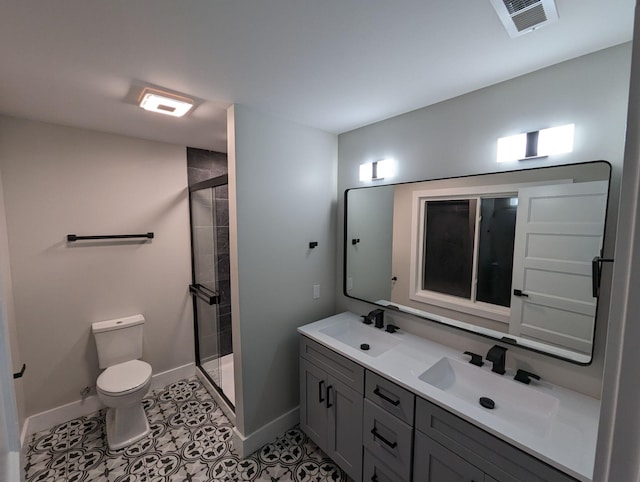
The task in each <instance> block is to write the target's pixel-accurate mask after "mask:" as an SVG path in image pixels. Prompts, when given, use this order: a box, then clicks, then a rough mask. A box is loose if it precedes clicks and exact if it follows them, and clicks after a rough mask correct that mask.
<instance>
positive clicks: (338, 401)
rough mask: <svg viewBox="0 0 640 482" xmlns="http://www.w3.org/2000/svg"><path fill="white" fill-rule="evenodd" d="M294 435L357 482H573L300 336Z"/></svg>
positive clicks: (503, 442) (384, 379)
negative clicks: (313, 445)
mask: <svg viewBox="0 0 640 482" xmlns="http://www.w3.org/2000/svg"><path fill="white" fill-rule="evenodd" d="M300 428H301V429H302V430H303V431H304V432H305V433H306V434H307V435H308V436H309V438H311V440H313V441H314V442H315V443H316V444H317V445H318V447H320V448H321V449H322V450H323V451H324V452H325V453H326V454H327V455H328V456H329V457H331V459H332V460H333V461H334V462H336V463H337V464H338V465H339V466H340V467H341V468H342V469H343V470H344V471H345V472H346V473H347V474H348V475H349V476H350V477H351V478H352V479H353V480H354V481H356V482H360V481H365V482H369V481H373V482H376V481H377V482H410V481H415V482H576V479H574V478H572V477H570V476H568V475H567V474H565V473H563V472H561V471H559V470H557V469H555V468H553V467H551V466H550V465H547V464H546V463H544V462H543V461H541V460H539V459H537V458H535V457H533V456H531V455H529V454H527V453H525V452H523V451H522V450H520V449H518V448H516V447H514V446H513V445H510V444H509V443H507V442H505V441H503V440H501V439H499V438H498V437H495V436H493V435H492V434H490V433H488V432H486V431H484V430H482V429H480V428H478V427H477V426H475V425H473V424H472V423H469V422H467V421H466V420H463V419H461V418H459V417H457V416H456V415H453V414H452V413H450V412H448V411H446V410H444V409H442V408H440V407H439V406H437V405H434V404H433V403H431V402H428V401H426V400H424V399H422V398H419V397H416V396H415V394H414V393H413V392H411V391H409V390H406V389H404V388H402V387H400V386H398V385H396V384H395V383H393V382H391V381H389V380H387V379H386V378H384V377H383V376H380V375H378V374H377V373H374V372H372V371H369V370H365V369H364V367H362V366H361V365H359V364H357V363H355V362H353V361H351V360H349V359H347V358H345V357H343V356H341V355H339V354H337V353H336V352H334V351H333V350H331V349H329V348H327V347H325V346H323V345H321V344H319V343H316V342H315V341H313V340H310V339H309V338H306V337H305V336H301V337H300Z"/></svg>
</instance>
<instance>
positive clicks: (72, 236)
mask: <svg viewBox="0 0 640 482" xmlns="http://www.w3.org/2000/svg"><path fill="white" fill-rule="evenodd" d="M131 238H148V239H153V233H146V234H107V235H102V236H77V235H75V234H67V241H68V242H69V243H72V242H73V241H82V240H85V239H131Z"/></svg>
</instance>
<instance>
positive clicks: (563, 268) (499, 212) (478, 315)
mask: <svg viewBox="0 0 640 482" xmlns="http://www.w3.org/2000/svg"><path fill="white" fill-rule="evenodd" d="M610 176H611V166H610V164H609V163H608V162H605V161H594V162H586V163H580V164H570V165H563V166H553V167H544V168H535V169H525V170H518V171H507V172H500V173H493V174H481V175H474V176H465V177H456V178H448V179H437V180H428V181H420V182H411V183H402V184H387V185H380V186H371V187H363V188H354V189H348V190H347V191H346V192H345V210H346V212H345V254H344V256H345V260H344V261H345V262H344V266H345V273H344V293H345V295H346V296H349V297H352V298H356V299H359V300H363V301H367V302H370V303H374V304H377V305H380V306H383V307H386V308H387V309H390V310H398V311H401V312H405V313H409V314H412V315H416V316H419V317H422V318H427V319H429V320H432V321H436V322H439V323H445V324H448V325H451V326H455V327H457V328H460V329H463V330H467V331H470V332H474V333H477V334H480V335H483V336H487V337H491V338H495V339H497V340H501V341H503V342H507V343H511V344H516V345H518V346H522V347H525V348H528V349H532V350H536V351H538V352H542V353H546V354H549V355H552V356H555V357H558V358H562V359H565V360H569V361H571V362H574V363H578V364H588V363H590V362H591V359H592V356H593V339H594V331H595V323H596V311H597V303H598V297H597V290H596V289H595V288H597V284H596V285H594V278H593V276H594V258H596V257H601V256H602V247H603V238H604V228H605V221H606V213H607V203H608V196H609V181H610ZM595 266H596V267H597V263H596V264H595ZM595 272H597V270H595ZM596 278H597V277H596ZM597 282H598V280H597V279H596V283H597Z"/></svg>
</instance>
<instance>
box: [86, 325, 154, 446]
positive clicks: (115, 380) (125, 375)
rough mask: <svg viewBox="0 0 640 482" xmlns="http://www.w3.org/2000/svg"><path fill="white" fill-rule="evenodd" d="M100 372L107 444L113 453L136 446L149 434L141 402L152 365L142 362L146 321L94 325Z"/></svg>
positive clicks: (99, 388) (99, 380)
mask: <svg viewBox="0 0 640 482" xmlns="http://www.w3.org/2000/svg"><path fill="white" fill-rule="evenodd" d="M91 326H92V330H93V336H94V337H95V339H96V346H97V347H98V361H99V363H100V368H106V370H105V371H103V372H102V373H101V374H100V376H99V377H98V381H97V382H96V388H97V391H98V397H99V398H100V400H102V403H104V404H105V405H106V406H107V407H108V410H107V416H106V424H107V442H108V444H109V448H110V449H112V450H116V449H120V448H122V447H125V446H127V445H129V444H132V443H134V442H137V441H138V440H140V439H141V438H144V437H145V436H146V435H147V434H148V433H149V422H148V421H147V416H146V414H145V413H144V408H143V407H142V399H143V398H144V396H145V395H146V394H147V392H148V391H149V385H150V384H151V365H149V364H148V363H147V362H144V361H142V360H138V358H140V357H141V356H142V331H143V327H144V317H143V316H142V315H134V316H128V317H126V318H118V319H116V320H109V321H101V322H98V323H93V324H92V325H91Z"/></svg>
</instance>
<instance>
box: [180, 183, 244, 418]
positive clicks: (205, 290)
mask: <svg viewBox="0 0 640 482" xmlns="http://www.w3.org/2000/svg"><path fill="white" fill-rule="evenodd" d="M190 208H191V239H192V263H193V284H192V285H191V286H190V291H191V294H192V295H193V308H194V321H195V333H196V363H197V365H198V366H199V367H200V369H201V371H202V372H203V373H204V375H205V376H207V378H209V380H210V381H211V382H212V383H213V384H214V386H215V387H216V388H217V390H218V392H219V393H220V394H222V395H223V396H224V397H225V399H226V400H227V401H228V402H229V403H230V405H231V406H233V404H234V396H233V395H234V394H233V383H234V381H233V361H232V360H233V355H232V353H231V351H232V348H231V346H232V343H231V309H230V308H231V303H230V296H229V291H230V290H229V286H230V283H229V261H228V259H229V221H228V219H229V215H228V199H227V177H226V176H221V177H219V178H214V179H211V180H209V181H205V182H202V183H199V184H196V185H194V186H192V187H191V188H190Z"/></svg>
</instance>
